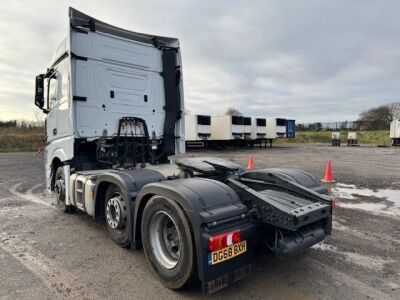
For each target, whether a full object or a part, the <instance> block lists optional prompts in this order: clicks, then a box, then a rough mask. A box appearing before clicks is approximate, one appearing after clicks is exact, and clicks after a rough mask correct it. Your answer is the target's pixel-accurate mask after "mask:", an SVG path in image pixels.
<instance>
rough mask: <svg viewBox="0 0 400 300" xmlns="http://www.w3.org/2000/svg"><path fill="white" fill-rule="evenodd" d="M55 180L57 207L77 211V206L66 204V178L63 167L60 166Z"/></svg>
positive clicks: (66, 210) (64, 210) (67, 210)
mask: <svg viewBox="0 0 400 300" xmlns="http://www.w3.org/2000/svg"><path fill="white" fill-rule="evenodd" d="M55 176H56V177H55V181H54V194H55V199H56V204H57V207H58V208H59V209H60V210H62V211H63V212H66V213H70V212H75V206H73V205H66V204H65V178H64V169H63V167H58V169H57V171H56V175H55Z"/></svg>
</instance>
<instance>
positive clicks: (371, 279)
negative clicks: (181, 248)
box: [0, 145, 400, 299]
mask: <svg viewBox="0 0 400 300" xmlns="http://www.w3.org/2000/svg"><path fill="white" fill-rule="evenodd" d="M249 151H251V153H252V154H253V155H254V162H255V166H256V168H267V167H287V168H296V169H302V170H305V171H309V172H311V173H313V174H315V175H316V176H318V177H319V178H322V176H323V174H324V169H325V165H326V162H327V160H328V159H330V160H332V165H333V172H334V176H335V180H336V183H335V184H334V185H333V187H332V193H333V195H334V197H336V198H337V208H336V209H335V211H334V229H333V234H332V236H330V237H328V238H327V239H326V240H325V241H324V242H323V243H321V244H318V245H316V246H314V247H313V248H311V249H309V250H308V251H306V252H305V253H304V254H302V255H300V256H299V257H296V258H293V259H291V260H288V261H280V260H278V259H276V258H274V257H273V256H272V255H271V254H270V253H268V252H261V253H258V254H257V257H256V260H255V263H254V265H253V271H252V274H251V276H249V277H247V278H245V279H243V280H241V281H239V282H237V283H235V284H234V285H232V286H230V287H228V288H226V289H224V290H222V291H220V292H218V293H216V294H214V295H212V296H210V299H211V298H218V299H233V298H235V299H248V298H254V299H265V298H270V299H288V298H290V299H319V298H324V299H365V298H373V299H400V148H398V149H396V148H370V147H368V148H367V147H354V148H350V147H340V148H337V147H328V146H309V145H307V146H303V145H301V146H300V145H291V146H277V147H274V148H272V149H253V150H231V151H215V152H214V151H207V152H201V151H197V152H190V153H188V154H187V156H201V155H203V156H205V155H206V156H217V157H221V158H225V159H229V160H231V161H233V162H236V163H238V164H240V165H242V166H246V165H247V156H248V154H249ZM43 189H44V171H43V156H42V155H40V154H34V153H10V154H0V298H1V299H3V298H4V299H15V298H22V299H27V298H29V299H46V298H79V299H80V298H88V299H93V298H95V299H98V298H118V299H121V298H134V299H155V298H157V299H162V298H171V299H172V298H174V299H179V298H202V296H201V290H200V284H198V285H194V286H192V287H190V288H186V289H184V290H182V291H178V292H176V291H175V292H174V291H171V290H168V289H167V288H165V287H164V286H163V285H162V284H161V283H159V282H158V281H157V280H156V279H155V278H154V277H153V275H152V274H151V272H150V268H149V267H148V266H147V263H146V260H145V257H144V253H143V251H136V252H133V251H128V250H126V249H122V248H119V247H118V246H117V245H116V244H114V242H113V241H112V240H111V238H109V237H108V235H107V232H106V230H105V229H104V227H103V224H101V223H96V222H93V221H92V219H91V218H90V217H88V216H86V215H84V214H80V213H75V214H63V213H61V212H60V211H58V210H57V209H56V208H55V207H54V205H53V204H52V203H51V202H50V200H49V199H48V197H45V196H44V195H43Z"/></svg>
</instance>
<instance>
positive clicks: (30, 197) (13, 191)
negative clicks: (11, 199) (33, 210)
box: [9, 182, 56, 209]
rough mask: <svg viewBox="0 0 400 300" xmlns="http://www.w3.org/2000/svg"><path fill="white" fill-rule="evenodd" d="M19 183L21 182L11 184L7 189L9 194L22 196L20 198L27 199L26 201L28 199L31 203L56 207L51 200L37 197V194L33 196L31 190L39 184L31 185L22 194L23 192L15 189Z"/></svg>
mask: <svg viewBox="0 0 400 300" xmlns="http://www.w3.org/2000/svg"><path fill="white" fill-rule="evenodd" d="M21 184H22V182H20V183H17V184H15V185H13V186H12V187H11V188H10V189H9V192H10V193H11V194H13V195H14V196H17V197H19V198H22V199H24V200H27V201H30V202H33V203H36V204H41V205H44V206H47V207H51V208H55V209H56V207H55V206H54V205H53V203H52V202H50V201H46V200H44V199H40V198H39V197H37V196H35V195H33V194H32V191H33V190H34V189H35V188H37V187H38V186H39V185H35V186H34V187H32V188H31V189H29V190H28V191H27V193H26V194H23V193H20V192H18V191H17V188H18V187H19V186H20V185H21Z"/></svg>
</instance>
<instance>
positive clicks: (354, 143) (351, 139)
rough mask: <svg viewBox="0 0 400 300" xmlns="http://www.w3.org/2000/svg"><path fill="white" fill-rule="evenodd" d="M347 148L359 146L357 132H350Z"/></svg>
mask: <svg viewBox="0 0 400 300" xmlns="http://www.w3.org/2000/svg"><path fill="white" fill-rule="evenodd" d="M347 146H359V144H358V139H357V132H356V131H349V132H348V134H347Z"/></svg>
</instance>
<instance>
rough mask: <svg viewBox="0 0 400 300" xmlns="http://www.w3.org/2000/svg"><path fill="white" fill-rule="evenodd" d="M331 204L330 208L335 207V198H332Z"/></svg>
mask: <svg viewBox="0 0 400 300" xmlns="http://www.w3.org/2000/svg"><path fill="white" fill-rule="evenodd" d="M331 206H332V208H336V200H335V199H333V200H332V203H331Z"/></svg>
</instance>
